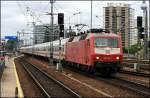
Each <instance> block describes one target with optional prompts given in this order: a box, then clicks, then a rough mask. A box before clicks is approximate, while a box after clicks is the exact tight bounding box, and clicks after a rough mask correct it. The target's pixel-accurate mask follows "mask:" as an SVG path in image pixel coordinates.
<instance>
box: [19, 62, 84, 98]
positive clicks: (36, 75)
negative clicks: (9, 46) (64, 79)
mask: <svg viewBox="0 0 150 98" xmlns="http://www.w3.org/2000/svg"><path fill="white" fill-rule="evenodd" d="M20 63H21V65H23V67H24V68H25V70H26V71H27V72H28V73H29V75H30V76H31V78H32V79H33V80H34V81H35V83H36V85H37V86H38V87H39V88H40V90H41V91H42V92H43V94H44V95H45V97H58V98H59V97H65V98H66V97H67V98H72V97H75V98H80V97H81V96H80V95H78V94H77V93H75V92H74V91H72V90H71V89H70V88H68V87H67V86H65V85H63V84H62V83H61V82H59V81H58V80H56V79H54V78H53V77H51V76H49V75H48V74H47V73H45V72H43V71H42V70H40V69H39V68H37V67H35V66H34V65H32V64H30V63H29V62H27V61H25V60H20Z"/></svg>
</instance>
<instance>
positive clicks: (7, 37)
mask: <svg viewBox="0 0 150 98" xmlns="http://www.w3.org/2000/svg"><path fill="white" fill-rule="evenodd" d="M5 39H8V40H15V41H17V40H18V37H17V36H5Z"/></svg>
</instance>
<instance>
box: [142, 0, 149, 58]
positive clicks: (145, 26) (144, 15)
mask: <svg viewBox="0 0 150 98" xmlns="http://www.w3.org/2000/svg"><path fill="white" fill-rule="evenodd" d="M141 9H142V10H143V17H144V23H145V24H144V53H143V55H144V58H145V59H147V58H148V55H147V54H148V51H147V35H148V34H147V33H148V30H147V29H148V24H147V21H148V20H147V6H146V3H145V0H143V3H142V6H141Z"/></svg>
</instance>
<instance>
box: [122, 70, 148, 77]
mask: <svg viewBox="0 0 150 98" xmlns="http://www.w3.org/2000/svg"><path fill="white" fill-rule="evenodd" d="M120 73H124V74H131V75H135V76H142V77H150V74H146V73H144V72H134V71H127V70H121V71H120Z"/></svg>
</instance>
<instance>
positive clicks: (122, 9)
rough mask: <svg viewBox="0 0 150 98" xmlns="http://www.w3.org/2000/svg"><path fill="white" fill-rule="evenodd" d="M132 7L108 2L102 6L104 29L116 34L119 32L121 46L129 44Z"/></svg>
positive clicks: (132, 23) (131, 29) (132, 24)
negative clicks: (105, 5)
mask: <svg viewBox="0 0 150 98" xmlns="http://www.w3.org/2000/svg"><path fill="white" fill-rule="evenodd" d="M133 18H134V9H132V8H131V7H130V5H129V4H121V3H119V4H118V3H117V4H116V3H115V4H114V3H108V5H107V7H104V20H105V22H104V25H105V29H107V30H109V31H110V32H113V33H116V34H118V33H119V32H120V33H121V36H122V45H123V47H129V46H130V45H131V43H130V42H131V40H130V39H131V35H132V34H131V33H134V32H135V30H134V29H133V27H134V20H133Z"/></svg>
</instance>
